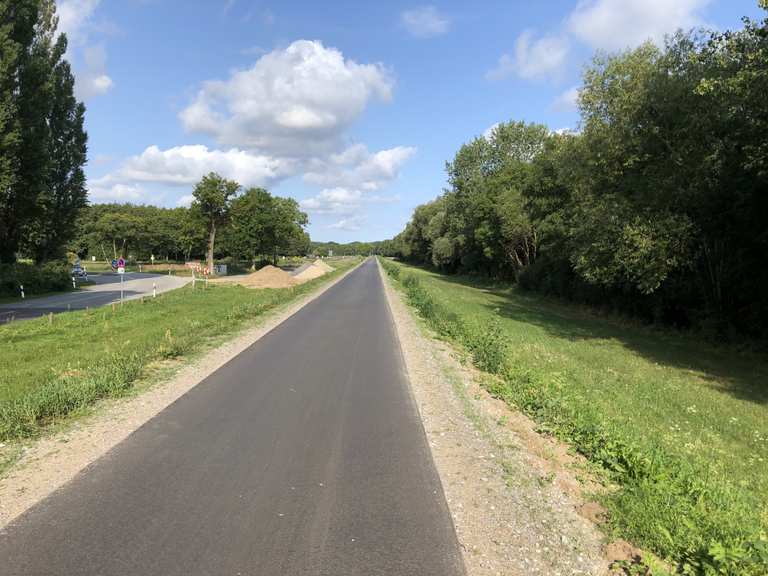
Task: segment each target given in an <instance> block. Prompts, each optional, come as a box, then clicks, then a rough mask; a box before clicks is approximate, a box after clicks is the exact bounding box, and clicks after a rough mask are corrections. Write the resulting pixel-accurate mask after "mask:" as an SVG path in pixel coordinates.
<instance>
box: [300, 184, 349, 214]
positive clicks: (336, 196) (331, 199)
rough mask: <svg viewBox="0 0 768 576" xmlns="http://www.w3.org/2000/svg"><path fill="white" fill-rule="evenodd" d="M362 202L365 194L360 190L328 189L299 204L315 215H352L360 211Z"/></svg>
mask: <svg viewBox="0 0 768 576" xmlns="http://www.w3.org/2000/svg"><path fill="white" fill-rule="evenodd" d="M362 202H363V193H362V192H360V190H348V189H346V188H327V189H325V190H322V191H321V192H320V193H319V194H318V195H316V196H313V197H311V198H306V199H305V200H302V201H301V202H300V203H299V204H300V205H301V207H302V209H303V210H306V211H307V212H313V213H315V214H352V213H354V212H356V211H358V210H359V209H360V207H361V204H362Z"/></svg>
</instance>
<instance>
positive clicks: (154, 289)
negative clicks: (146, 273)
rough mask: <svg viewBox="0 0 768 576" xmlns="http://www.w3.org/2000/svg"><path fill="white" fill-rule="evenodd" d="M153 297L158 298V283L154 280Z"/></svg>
mask: <svg viewBox="0 0 768 576" xmlns="http://www.w3.org/2000/svg"><path fill="white" fill-rule="evenodd" d="M152 298H157V283H155V282H152Z"/></svg>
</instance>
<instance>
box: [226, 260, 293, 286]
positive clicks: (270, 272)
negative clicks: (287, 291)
mask: <svg viewBox="0 0 768 576" xmlns="http://www.w3.org/2000/svg"><path fill="white" fill-rule="evenodd" d="M231 281H232V282H235V283H237V284H240V285H241V286H245V287H247V288H289V287H291V286H295V285H296V284H298V282H297V281H296V280H295V279H294V278H293V277H292V276H291V275H290V274H288V272H286V271H285V270H280V268H276V267H274V266H272V265H267V266H264V268H262V269H261V270H257V271H256V272H253V273H252V274H248V275H247V276H241V277H238V278H232V279H231Z"/></svg>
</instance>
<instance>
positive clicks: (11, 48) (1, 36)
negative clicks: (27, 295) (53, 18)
mask: <svg viewBox="0 0 768 576" xmlns="http://www.w3.org/2000/svg"><path fill="white" fill-rule="evenodd" d="M37 16H38V10H37V2H36V1H35V0H0V263H3V262H14V261H15V260H16V252H17V250H18V246H19V242H20V240H21V228H22V225H23V223H24V222H25V220H26V219H27V218H29V215H30V213H31V212H32V207H33V206H34V197H32V198H31V199H30V195H29V194H25V193H24V191H23V190H22V189H21V188H20V186H19V182H20V174H19V154H20V150H21V147H22V128H21V122H20V116H19V108H20V99H21V85H20V84H21V82H20V76H21V75H20V70H21V69H22V66H24V65H25V64H26V63H27V61H28V59H29V55H28V51H29V47H30V45H31V44H32V39H33V38H34V34H35V23H36V22H37Z"/></svg>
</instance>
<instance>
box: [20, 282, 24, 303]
mask: <svg viewBox="0 0 768 576" xmlns="http://www.w3.org/2000/svg"><path fill="white" fill-rule="evenodd" d="M19 288H20V289H21V299H22V300H24V298H25V296H24V285H23V284H21V285H20V286H19Z"/></svg>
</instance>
